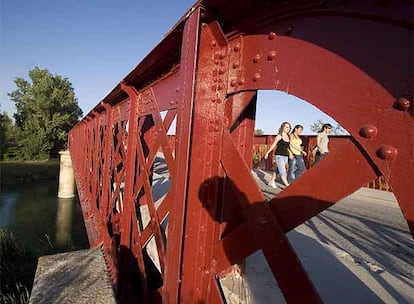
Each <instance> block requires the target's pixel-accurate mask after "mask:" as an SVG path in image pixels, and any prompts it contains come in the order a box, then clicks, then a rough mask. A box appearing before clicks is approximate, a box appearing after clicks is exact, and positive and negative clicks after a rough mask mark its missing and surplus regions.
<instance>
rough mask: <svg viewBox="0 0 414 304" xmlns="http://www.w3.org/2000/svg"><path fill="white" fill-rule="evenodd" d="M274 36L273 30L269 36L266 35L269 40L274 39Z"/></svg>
mask: <svg viewBox="0 0 414 304" xmlns="http://www.w3.org/2000/svg"><path fill="white" fill-rule="evenodd" d="M275 38H276V34H275V33H274V32H270V33H269V36H268V39H269V40H274V39H275Z"/></svg>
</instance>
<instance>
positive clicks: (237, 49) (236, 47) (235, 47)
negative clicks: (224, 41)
mask: <svg viewBox="0 0 414 304" xmlns="http://www.w3.org/2000/svg"><path fill="white" fill-rule="evenodd" d="M233 50H234V51H235V52H238V51H240V43H237V44H236V45H235V46H234V48H233Z"/></svg>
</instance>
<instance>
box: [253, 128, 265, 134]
mask: <svg viewBox="0 0 414 304" xmlns="http://www.w3.org/2000/svg"><path fill="white" fill-rule="evenodd" d="M263 134H264V132H263V130H262V129H255V130H254V135H263Z"/></svg>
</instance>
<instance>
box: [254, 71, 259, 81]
mask: <svg viewBox="0 0 414 304" xmlns="http://www.w3.org/2000/svg"><path fill="white" fill-rule="evenodd" d="M259 79H260V74H259V73H255V74H254V75H253V81H258V80H259Z"/></svg>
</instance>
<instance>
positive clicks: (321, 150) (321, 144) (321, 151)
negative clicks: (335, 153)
mask: <svg viewBox="0 0 414 304" xmlns="http://www.w3.org/2000/svg"><path fill="white" fill-rule="evenodd" d="M331 130H332V125H331V124H329V123H326V124H324V125H323V126H322V128H321V130H320V131H319V133H318V135H317V136H316V155H315V164H317V163H318V162H320V161H321V160H322V159H323V158H324V157H326V156H327V155H328V153H329V149H328V143H329V138H328V134H329V133H330V132H331Z"/></svg>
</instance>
